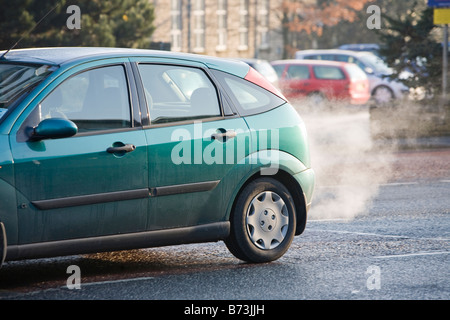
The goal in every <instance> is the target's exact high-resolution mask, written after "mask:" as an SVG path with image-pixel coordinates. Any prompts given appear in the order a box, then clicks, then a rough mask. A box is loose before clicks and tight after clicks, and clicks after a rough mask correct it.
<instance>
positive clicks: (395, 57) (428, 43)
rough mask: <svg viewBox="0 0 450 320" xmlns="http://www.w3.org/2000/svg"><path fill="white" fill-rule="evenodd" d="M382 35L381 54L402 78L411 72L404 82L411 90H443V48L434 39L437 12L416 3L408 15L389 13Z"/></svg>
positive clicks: (419, 2)
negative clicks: (434, 20) (441, 83)
mask: <svg viewBox="0 0 450 320" xmlns="http://www.w3.org/2000/svg"><path fill="white" fill-rule="evenodd" d="M383 20H384V25H383V28H381V29H380V30H379V31H378V33H379V37H380V40H381V42H382V47H381V50H380V54H381V55H382V56H384V58H385V61H386V62H387V64H388V65H390V66H392V67H393V69H394V70H395V72H394V74H393V75H392V76H393V77H398V76H399V75H400V74H401V73H402V72H403V71H405V70H407V71H408V72H410V73H411V74H412V76H410V77H408V78H406V79H403V82H405V84H406V85H408V86H409V87H411V88H417V87H423V88H425V89H427V90H428V91H431V90H432V89H433V88H437V87H439V86H440V85H439V81H440V79H441V76H442V59H441V56H442V46H441V44H440V43H439V42H437V41H436V40H435V39H434V37H433V31H434V29H435V26H434V24H433V9H432V8H429V7H427V6H426V5H425V4H424V2H423V1H415V2H414V3H413V4H412V6H411V7H410V8H409V10H405V14H404V15H402V16H400V17H397V16H395V17H394V16H391V15H389V14H385V15H384V16H383Z"/></svg>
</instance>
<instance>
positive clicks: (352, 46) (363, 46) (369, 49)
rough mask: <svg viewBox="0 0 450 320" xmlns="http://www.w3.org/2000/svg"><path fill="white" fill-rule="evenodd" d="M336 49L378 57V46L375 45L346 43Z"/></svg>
mask: <svg viewBox="0 0 450 320" xmlns="http://www.w3.org/2000/svg"><path fill="white" fill-rule="evenodd" d="M337 49H341V50H350V51H367V52H372V53H373V54H375V55H376V56H378V57H379V56H380V55H379V52H380V45H379V44H377V43H348V44H342V45H340V46H339V47H338V48H337Z"/></svg>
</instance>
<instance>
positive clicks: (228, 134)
mask: <svg viewBox="0 0 450 320" xmlns="http://www.w3.org/2000/svg"><path fill="white" fill-rule="evenodd" d="M222 130H223V129H219V130H218V131H222ZM234 137H236V131H234V130H224V131H223V132H217V133H213V134H212V135H211V139H213V140H219V141H222V142H223V141H227V140H228V139H231V138H234Z"/></svg>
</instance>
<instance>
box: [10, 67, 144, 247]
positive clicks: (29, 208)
mask: <svg viewBox="0 0 450 320" xmlns="http://www.w3.org/2000/svg"><path fill="white" fill-rule="evenodd" d="M107 63H108V65H100V66H99V65H98V64H99V63H98V62H96V63H91V65H90V67H89V64H88V65H86V66H85V67H77V68H74V69H73V71H72V72H71V73H70V74H69V72H66V74H64V75H62V76H61V77H60V78H59V79H56V80H55V81H54V82H53V83H52V84H51V85H50V87H48V88H47V89H46V91H45V92H43V93H42V94H41V95H39V96H38V97H37V98H36V99H35V100H34V101H35V102H34V103H33V104H32V105H30V106H29V107H28V108H27V109H26V110H25V112H24V114H23V115H22V117H21V118H19V120H18V121H17V123H16V125H15V127H14V128H13V130H12V133H11V135H10V144H11V150H12V154H13V159H14V171H15V185H16V190H17V199H18V207H19V209H18V228H19V244H25V243H33V242H42V241H55V240H63V239H74V238H83V237H93V236H101V235H112V234H117V233H127V232H136V231H141V230H144V229H145V226H146V223H147V209H148V187H147V186H148V174H147V170H148V166H147V147H146V139H145V135H144V133H143V131H142V130H140V125H139V119H138V118H137V115H138V114H139V113H138V112H136V110H135V109H134V106H135V102H136V101H135V100H137V99H133V95H132V94H131V93H132V91H130V88H132V87H133V83H132V82H131V81H132V79H131V77H128V74H127V67H126V64H125V61H124V59H117V60H113V59H111V60H109V61H108V62H107ZM88 67H89V69H87V70H84V69H83V68H88ZM60 79H61V80H60ZM48 118H65V119H69V120H71V121H73V122H74V123H75V124H76V125H77V127H78V133H77V134H76V135H75V136H72V137H68V138H61V139H46V140H38V141H32V140H30V139H29V132H30V131H32V128H33V127H36V126H37V125H38V124H39V123H40V122H41V121H43V120H44V119H48Z"/></svg>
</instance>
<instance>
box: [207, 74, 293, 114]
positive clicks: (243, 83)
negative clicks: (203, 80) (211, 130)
mask: <svg viewBox="0 0 450 320" xmlns="http://www.w3.org/2000/svg"><path fill="white" fill-rule="evenodd" d="M212 72H213V74H214V75H215V76H216V78H217V79H218V81H219V82H220V84H221V86H222V87H223V88H224V89H225V92H226V94H227V95H228V96H229V98H230V99H231V100H232V102H233V105H234V106H235V107H236V109H237V111H238V113H239V114H240V115H241V116H249V115H253V114H258V113H262V112H266V111H269V110H272V109H274V108H276V107H279V106H281V105H282V104H284V103H286V101H285V100H283V99H281V98H280V97H278V96H276V95H275V94H273V93H271V92H269V91H267V90H266V89H264V88H262V87H260V86H258V85H256V84H254V83H252V82H250V81H247V80H245V79H242V78H239V77H236V76H233V75H231V74H229V73H226V72H222V71H217V70H213V71H212Z"/></svg>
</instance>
